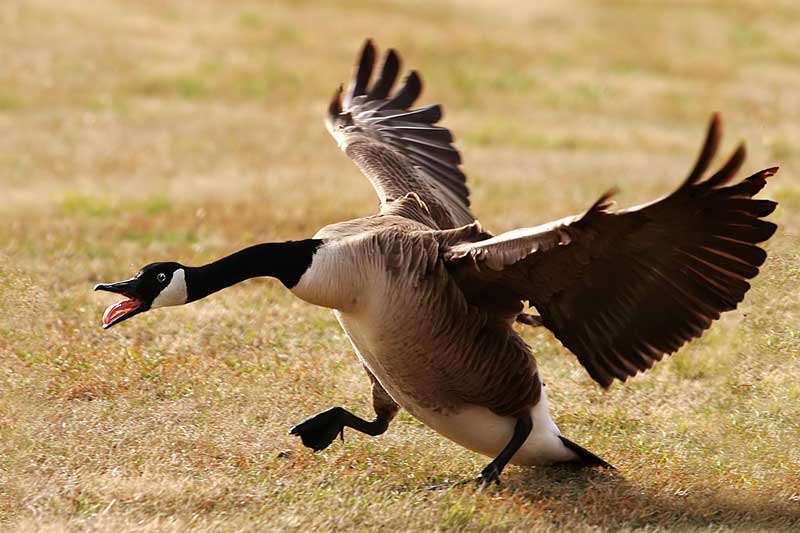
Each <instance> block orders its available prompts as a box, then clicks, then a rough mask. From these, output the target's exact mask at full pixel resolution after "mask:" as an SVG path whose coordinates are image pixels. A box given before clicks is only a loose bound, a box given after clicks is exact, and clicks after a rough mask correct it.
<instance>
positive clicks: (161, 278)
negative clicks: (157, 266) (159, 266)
mask: <svg viewBox="0 0 800 533" xmlns="http://www.w3.org/2000/svg"><path fill="white" fill-rule="evenodd" d="M156 279H157V280H158V281H159V283H164V281H165V280H166V279H167V275H166V274H164V273H163V272H159V273H158V274H157V275H156Z"/></svg>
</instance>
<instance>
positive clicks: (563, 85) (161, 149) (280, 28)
mask: <svg viewBox="0 0 800 533" xmlns="http://www.w3.org/2000/svg"><path fill="white" fill-rule="evenodd" d="M798 24H800V8H798V7H797V5H796V2H794V1H790V0H786V1H783V2H769V3H767V2H761V1H756V0H752V1H742V2H728V1H723V0H718V1H711V0H707V1H703V2H675V3H672V4H671V5H670V6H658V5H657V4H655V3H651V2H639V1H618V2H603V3H594V4H590V3H588V2H555V1H553V2H536V3H532V2H523V1H521V0H519V1H511V0H508V1H503V2H494V3H492V4H491V5H489V4H484V3H483V2H478V1H474V0H473V1H468V0H465V1H461V2H452V3H440V4H433V5H432V4H431V3H429V2H421V1H414V2H409V1H392V2H381V3H373V2H360V1H355V0H349V1H343V2H338V3H323V2H313V1H304V2H297V3H295V2H270V3H261V2H249V3H246V2H236V3H232V2H222V1H212V0H202V1H191V2H189V1H180V2H170V3H162V2H157V1H155V0H151V1H142V0H137V1H133V0H130V1H121V0H120V1H108V2H102V3H98V2H88V1H73V2H60V1H56V0H5V1H4V2H2V4H0V64H2V65H3V68H2V69H0V132H2V134H0V193H1V194H2V196H0V197H2V198H3V202H2V204H1V205H0V528H7V529H9V530H12V529H14V530H23V531H25V530H46V531H61V530H78V529H96V530H125V531H180V530H185V529H190V528H191V529H198V530H219V531H227V530H241V529H249V530H264V529H278V530H309V529H315V528H316V529H331V528H340V529H351V528H353V529H355V528H358V529H371V530H377V529H408V530H432V529H438V530H459V531H460V530H484V529H486V530H515V529H516V530H520V531H523V530H531V529H535V530H562V529H565V528H567V529H580V530H588V529H595V528H599V529H638V528H642V529H647V530H658V529H682V530H695V529H696V530H700V529H703V530H708V529H711V530H724V529H738V528H746V529H790V528H792V527H793V526H794V527H798V526H800V474H799V473H798V472H800V448H799V447H798V446H797V443H798V442H800V384H798V377H800V355H799V354H800V302H799V301H798V284H799V283H800V251H799V250H800V248H799V247H798V245H799V244H800V238H799V235H800V214H799V213H800V180H798V178H797V176H798V174H799V173H800V142H799V141H798V139H800V106H798V105H797V104H798V96H797V91H796V88H797V87H798V86H799V85H800V70H798V68H797V65H798V64H800V52H798V50H800V32H797V31H796V30H797V27H798ZM365 36H372V37H374V38H375V39H376V40H377V42H378V44H379V45H382V46H388V45H392V46H395V47H397V48H398V49H400V50H401V52H402V53H403V54H404V56H405V58H406V62H407V64H409V65H413V66H414V67H417V68H419V69H420V70H421V71H422V72H423V74H424V77H425V79H426V80H427V82H428V90H427V92H426V94H425V100H426V101H429V102H430V101H441V102H443V103H445V104H446V109H447V111H448V116H447V118H446V123H447V125H448V126H450V127H452V128H453V129H454V131H455V132H456V134H458V135H459V138H460V139H461V141H460V142H459V147H460V148H461V149H462V150H463V152H464V153H465V156H466V170H467V172H468V174H469V175H470V179H471V183H472V189H473V200H474V206H475V211H476V213H477V214H478V215H479V216H480V218H481V220H482V221H483V223H484V224H485V225H486V226H488V227H490V228H492V229H494V230H497V231H499V230H505V229H508V228H511V227H515V226H522V225H532V224H536V223H539V222H542V221H546V220H549V219H551V218H554V217H558V216H562V215H565V214H568V213H573V212H576V211H579V210H581V209H583V208H584V207H585V206H586V205H587V202H590V201H592V200H594V198H595V197H596V196H597V195H598V194H599V193H600V192H602V191H603V190H605V189H607V188H609V187H610V186H612V185H615V184H618V185H620V186H621V187H622V190H623V194H622V195H621V197H620V201H621V202H622V203H632V202H636V201H644V200H648V199H651V198H653V197H654V196H656V195H659V194H663V193H665V192H667V191H668V190H669V189H670V188H671V187H673V186H674V185H675V184H676V183H677V181H678V180H679V179H680V178H681V177H682V176H683V175H684V173H685V172H686V171H687V170H688V166H689V164H690V163H691V159H692V158H693V156H694V154H695V150H696V149H697V148H698V145H699V142H700V140H701V137H702V130H703V128H704V126H705V121H706V119H707V118H708V115H709V114H710V112H711V111H714V110H716V111H720V112H722V114H723V116H724V118H725V119H726V123H727V132H728V134H729V137H728V138H727V141H726V147H728V148H732V147H733V143H734V142H735V141H736V140H738V139H746V140H747V141H748V147H749V150H750V158H749V160H748V163H747V164H746V169H745V171H747V170H751V171H754V170H757V169H759V168H762V167H765V166H768V165H772V164H780V165H781V166H782V171H781V173H780V174H779V175H778V176H777V177H776V179H775V180H774V182H773V183H772V184H771V185H770V187H769V188H768V191H767V195H768V196H770V197H772V198H775V199H778V200H779V201H781V207H780V208H779V210H778V211H777V212H776V214H775V215H774V217H773V220H775V221H776V222H778V223H779V224H780V225H781V230H780V232H779V233H778V234H777V235H776V237H775V238H774V239H773V240H772V241H771V242H770V243H769V250H770V258H769V260H768V261H767V263H766V265H765V267H764V269H763V273H762V275H761V276H760V277H759V278H758V279H757V280H756V281H755V283H754V288H753V290H752V291H751V292H750V294H749V295H748V298H747V300H746V301H745V303H744V304H743V305H742V307H741V309H740V310H738V311H736V312H734V313H730V314H728V315H727V316H726V317H725V318H724V319H723V320H722V321H721V322H720V323H719V324H717V325H716V327H715V328H713V330H712V331H711V332H710V333H709V334H708V335H707V336H705V337H704V338H703V339H702V340H700V341H698V342H695V343H692V344H691V345H690V346H689V347H687V348H685V349H684V350H682V351H681V352H680V353H679V354H678V355H676V356H674V357H672V358H671V359H670V360H669V361H667V362H664V363H662V364H660V365H658V366H657V368H656V369H654V371H652V372H650V373H648V375H646V376H640V377H638V378H636V379H634V380H632V381H631V382H630V383H629V384H626V385H623V386H615V387H613V389H612V390H611V391H610V392H608V393H603V392H601V391H600V390H598V388H597V387H596V386H595V385H593V384H592V383H591V382H590V380H589V378H588V377H587V376H586V375H585V373H584V372H583V371H582V369H581V368H580V367H579V366H578V365H577V364H576V363H575V361H574V360H573V358H572V357H571V356H569V355H567V353H566V352H565V350H564V349H563V348H561V347H560V346H559V345H558V343H557V342H555V341H554V340H553V338H552V337H551V336H550V335H549V334H547V333H545V332H540V331H535V332H533V331H528V332H526V336H527V339H528V341H529V342H530V343H531V345H532V346H533V347H534V349H535V350H536V353H537V354H538V355H539V360H540V366H541V367H542V368H543V373H544V375H545V379H547V381H548V382H549V383H550V389H551V390H552V392H551V395H552V404H553V409H554V416H555V418H556V419H557V421H558V423H559V424H560V425H561V427H562V430H563V431H564V432H565V433H566V434H567V435H569V436H570V437H571V438H573V439H574V440H576V441H577V442H580V443H582V444H584V445H586V447H587V448H589V449H592V450H594V451H596V452H597V453H598V454H599V455H601V456H603V457H605V458H607V459H608V460H609V461H610V462H612V463H614V464H616V465H617V466H618V467H619V473H618V475H608V474H605V473H581V474H577V473H574V472H568V471H561V470H558V469H522V468H516V467H512V468H509V470H508V471H507V475H506V478H505V485H504V487H503V488H502V489H491V490H486V491H483V492H477V491H475V490H474V489H470V488H467V489H457V490H452V491H449V492H444V493H426V492H418V490H417V489H418V488H419V487H421V486H424V485H426V484H430V483H432V482H442V481H443V480H445V479H462V478H465V477H468V476H471V475H474V474H475V472H476V471H477V470H478V469H479V467H481V466H482V464H483V462H484V459H483V458H481V457H478V456H476V455H474V454H471V453H469V452H466V451H464V450H462V449H460V448H458V447H457V446H455V445H454V444H452V443H450V442H448V441H446V440H444V439H442V438H440V437H438V436H437V435H435V434H434V433H433V432H431V431H430V430H428V429H427V428H425V427H424V426H423V425H421V424H420V423H418V422H416V421H415V420H413V419H412V418H410V417H409V416H407V415H405V414H404V415H402V416H401V417H400V419H399V421H398V422H397V423H395V424H394V425H393V426H392V428H391V429H390V431H389V432H388V433H387V434H386V435H385V436H382V437H380V438H376V439H370V438H367V437H364V436H361V435H356V434H354V433H352V432H351V433H348V434H347V439H346V441H345V443H344V444H339V443H336V444H334V445H333V446H332V447H331V448H330V449H329V450H326V451H325V452H323V453H320V454H317V455H312V454H311V453H309V452H308V451H307V450H306V449H304V448H302V447H301V445H300V444H299V443H298V442H297V441H296V440H295V439H293V438H290V436H288V435H287V433H286V431H287V429H288V428H289V427H290V426H291V425H292V423H294V422H296V421H298V420H300V419H302V418H303V417H305V416H307V415H309V414H311V413H314V412H316V411H318V410H321V409H324V408H327V407H329V406H332V405H339V404H343V405H346V406H348V407H350V408H353V409H354V410H355V411H357V412H360V413H363V414H366V413H368V412H369V402H368V382H367V380H366V379H365V377H364V376H363V375H362V371H361V369H360V368H359V365H358V364H357V362H356V361H355V358H354V357H353V355H352V352H351V349H350V347H349V345H348V343H347V341H346V339H345V338H344V336H343V334H342V333H341V332H340V331H339V329H338V327H337V326H336V324H335V322H334V320H333V319H332V317H331V316H330V314H329V313H328V312H327V311H324V310H321V309H316V308H312V307H310V306H307V305H304V304H303V303H302V302H298V301H296V300H293V299H292V298H291V297H290V296H289V295H288V294H286V293H285V292H284V291H283V290H281V289H280V288H279V287H278V286H277V284H276V283H272V282H270V281H252V282H249V283H246V284H244V285H242V286H240V287H236V288H232V289H230V290H228V291H225V292H223V293H221V294H219V295H217V296H215V297H214V298H211V299H209V300H208V301H204V302H202V303H197V304H193V305H191V306H188V307H186V308H182V309H170V310H165V311H163V312H153V313H148V314H147V315H143V316H142V317H138V318H137V319H134V320H132V321H130V322H127V323H126V324H125V325H124V326H122V327H118V328H115V329H113V330H111V331H108V332H103V331H102V330H101V329H100V327H99V320H100V314H101V312H102V309H103V307H104V306H105V305H107V304H108V302H109V299H110V297H108V296H105V297H104V296H102V295H99V294H95V293H92V292H91V291H90V287H91V285H92V283H93V282H96V281H98V280H101V279H102V280H114V279H120V278H121V277H123V276H127V275H129V274H130V273H131V272H132V271H135V269H136V268H138V267H139V266H141V265H142V264H144V263H147V262H150V261H153V260H164V259H177V260H181V261H184V262H187V263H190V264H191V263H198V262H201V261H205V260H209V259H212V258H215V257H217V256H220V255H222V254H225V253H228V252H230V251H232V250H234V249H236V248H238V247H241V246H244V245H246V244H251V243H254V242H261V241H266V240H271V239H289V238H297V237H303V236H308V235H310V234H311V233H313V232H314V231H315V230H316V228H318V227H319V226H321V225H323V224H325V223H328V222H332V221H335V220H339V219H344V218H347V217H354V216H360V215H363V214H366V213H369V212H371V211H372V210H374V208H375V204H376V202H375V199H374V196H373V193H372V191H371V190H370V188H369V186H368V185H367V183H366V181H365V180H363V179H362V178H361V177H360V176H359V175H358V172H357V171H356V170H355V169H354V168H353V167H352V165H351V164H350V162H349V161H347V160H346V158H344V157H343V156H342V155H341V154H340V153H339V152H338V150H337V149H336V147H335V144H334V143H333V142H332V141H331V140H330V139H328V138H327V134H326V133H325V132H324V129H323V127H322V125H321V117H322V112H323V109H324V104H325V102H326V100H327V98H328V96H329V95H330V94H331V92H332V91H333V89H334V87H335V86H336V84H337V83H338V82H339V81H342V80H343V79H344V78H345V77H346V74H347V73H348V71H349V65H350V62H351V60H352V57H353V55H354V53H355V52H356V50H357V48H358V47H359V45H360V43H361V41H362V39H363V38H364V37H365ZM332 197H335V198H336V200H335V201H331V198H332Z"/></svg>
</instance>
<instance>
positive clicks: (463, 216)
mask: <svg viewBox="0 0 800 533" xmlns="http://www.w3.org/2000/svg"><path fill="white" fill-rule="evenodd" d="M374 64H375V47H374V46H373V45H372V42H371V41H369V40H368V41H367V42H366V43H365V44H364V48H363V50H362V52H361V56H360V59H359V61H358V63H357V65H356V69H355V73H354V76H353V80H352V82H351V84H350V87H349V89H348V91H347V93H346V94H345V96H344V99H342V92H343V91H342V88H341V87H340V88H339V89H338V90H337V91H336V94H335V95H334V97H333V100H332V101H331V103H330V106H329V108H328V117H327V120H326V124H327V126H328V130H329V131H330V133H331V135H333V137H334V138H335V139H336V140H337V142H338V143H339V146H340V147H341V148H342V150H343V151H344V152H345V153H346V154H347V155H348V157H350V158H351V159H352V160H353V161H354V162H355V163H356V165H357V166H358V167H359V168H360V169H361V171H362V172H363V173H364V174H365V175H366V176H367V178H369V180H370V182H371V183H372V185H373V187H375V191H376V192H377V193H378V197H379V198H380V201H381V203H382V204H385V203H386V202H387V201H388V200H390V199H393V198H399V197H402V196H404V195H406V194H407V193H412V192H413V193H416V194H417V195H418V196H419V197H420V199H422V201H423V202H425V204H426V205H427V206H428V208H429V209H430V211H431V214H432V216H433V219H434V221H435V224H436V228H437V229H449V228H454V227H458V226H462V225H465V224H469V223H471V222H473V221H474V220H475V217H474V216H473V215H472V213H471V212H470V210H469V189H467V185H466V176H465V175H464V173H463V172H462V171H461V168H460V165H461V155H460V154H459V152H458V150H456V149H455V148H454V147H453V144H452V143H453V135H452V134H451V133H450V130H448V129H447V128H443V127H441V126H436V125H435V124H436V123H437V122H439V120H441V118H442V110H441V107H440V106H439V105H429V106H426V107H422V108H419V109H411V106H412V105H413V104H414V102H415V101H416V100H417V98H418V97H419V95H420V93H421V92H422V82H421V81H420V77H419V75H418V74H417V73H416V72H414V71H412V72H411V73H410V74H409V75H408V76H407V77H406V78H405V81H404V82H403V84H402V85H401V86H400V88H399V89H398V90H397V91H396V92H395V93H394V94H392V93H391V90H392V87H393V86H394V83H395V81H396V79H397V76H398V74H399V72H400V58H399V56H398V55H397V53H396V52H395V51H394V50H389V51H388V52H387V54H386V57H385V59H384V62H383V65H382V67H381V71H380V74H379V75H378V78H377V79H376V80H375V82H374V83H372V84H371V85H370V78H371V77H372V71H373V68H374Z"/></svg>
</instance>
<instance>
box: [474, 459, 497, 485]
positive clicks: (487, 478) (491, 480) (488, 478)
mask: <svg viewBox="0 0 800 533" xmlns="http://www.w3.org/2000/svg"><path fill="white" fill-rule="evenodd" d="M500 472H502V470H501V469H499V468H497V466H496V465H495V464H494V463H489V466H487V467H486V468H484V469H483V470H482V471H481V475H479V476H478V477H476V478H475V483H477V484H478V485H480V486H485V485H499V484H500Z"/></svg>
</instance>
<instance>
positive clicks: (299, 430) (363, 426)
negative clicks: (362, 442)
mask: <svg viewBox="0 0 800 533" xmlns="http://www.w3.org/2000/svg"><path fill="white" fill-rule="evenodd" d="M345 427H349V428H353V429H355V430H357V431H360V432H361V433H366V434H367V435H371V436H373V437H375V436H377V435H380V434H382V433H384V432H385V431H386V430H387V429H388V428H389V418H387V417H385V416H381V415H378V416H376V417H375V418H374V419H373V420H370V421H367V420H364V419H363V418H360V417H358V416H356V415H354V414H353V413H351V412H350V411H348V410H347V409H344V408H343V407H331V408H330V409H328V410H327V411H322V412H321V413H317V414H316V415H314V416H310V417H308V418H306V419H305V420H303V421H302V422H300V423H299V424H297V425H296V426H294V427H293V428H292V429H291V430H289V433H291V434H292V435H297V436H298V437H300V438H301V439H302V440H303V444H304V445H305V446H307V447H308V448H311V449H312V450H314V451H315V452H318V451H320V450H324V449H325V448H327V447H328V446H329V445H330V444H331V443H332V442H333V440H334V439H335V438H336V436H337V435H338V436H340V437H341V439H342V440H344V428H345Z"/></svg>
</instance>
